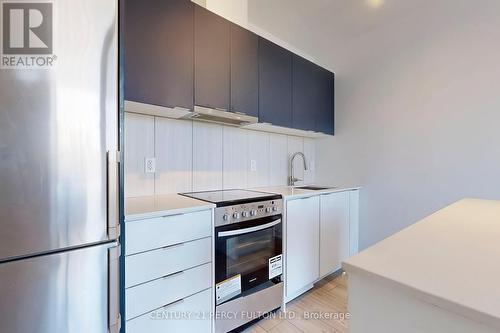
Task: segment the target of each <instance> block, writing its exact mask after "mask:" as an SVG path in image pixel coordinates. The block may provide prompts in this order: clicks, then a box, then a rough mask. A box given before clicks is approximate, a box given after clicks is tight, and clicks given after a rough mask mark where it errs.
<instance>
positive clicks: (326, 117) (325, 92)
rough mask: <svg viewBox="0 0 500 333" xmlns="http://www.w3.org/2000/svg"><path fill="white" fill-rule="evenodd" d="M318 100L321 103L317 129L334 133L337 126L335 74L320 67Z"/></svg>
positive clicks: (318, 110) (326, 132)
mask: <svg viewBox="0 0 500 333" xmlns="http://www.w3.org/2000/svg"><path fill="white" fill-rule="evenodd" d="M318 71H319V73H318V81H317V83H318V93H319V98H318V101H319V103H320V105H319V107H318V109H317V114H316V131H318V132H323V133H325V134H331V135H333V134H334V128H335V123H334V121H335V94H334V92H335V91H334V89H335V86H334V79H335V75H334V74H333V73H332V72H330V71H328V70H326V69H324V68H319V69H318Z"/></svg>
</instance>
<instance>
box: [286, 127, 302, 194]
mask: <svg viewBox="0 0 500 333" xmlns="http://www.w3.org/2000/svg"><path fill="white" fill-rule="evenodd" d="M296 152H301V153H303V152H304V139H303V138H301V137H297V136H289V137H288V159H290V158H291V157H292V155H293V154H294V153H296ZM293 168H294V176H295V178H299V179H302V181H298V182H296V183H295V184H296V185H300V184H303V183H304V163H303V162H302V158H301V157H300V156H298V157H296V158H295V160H294V163H293Z"/></svg>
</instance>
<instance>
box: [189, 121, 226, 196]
mask: <svg viewBox="0 0 500 333" xmlns="http://www.w3.org/2000/svg"><path fill="white" fill-rule="evenodd" d="M221 188H222V126H221V125H217V124H210V123H203V122H193V191H208V190H220V189H221Z"/></svg>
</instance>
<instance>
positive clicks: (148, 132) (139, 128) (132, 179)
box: [125, 113, 155, 197]
mask: <svg viewBox="0 0 500 333" xmlns="http://www.w3.org/2000/svg"><path fill="white" fill-rule="evenodd" d="M154 142H155V141H154V117H151V116H144V115H137V114H132V113H125V196H126V197H137V196H144V195H153V194H154V186H155V184H154V174H152V173H146V172H145V168H144V162H145V158H149V157H154Z"/></svg>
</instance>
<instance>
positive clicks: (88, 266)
mask: <svg viewBox="0 0 500 333" xmlns="http://www.w3.org/2000/svg"><path fill="white" fill-rule="evenodd" d="M117 249H118V247H117V246H116V243H110V244H104V245H99V246H92V247H88V248H84V249H78V250H72V251H67V252H61V253H56V254H51V255H45V256H40V257H34V258H30V259H22V260H17V261H11V262H6V263H3V264H0V295H1V297H0V331H2V332H9V333H26V332H30V333H63V332H64V333H66V332H71V333H90V332H92V333H108V330H109V331H110V332H117V329H118V328H119V325H118V326H117V325H116V324H117V323H119V320H118V319H119V315H118V313H117V303H116V302H118V299H117V297H116V295H117V294H118V285H117V280H115V278H116V276H117V274H118V272H117V269H118V265H116V262H113V261H112V259H113V258H114V259H116V256H115V255H114V254H113V252H114V251H116V250H117Z"/></svg>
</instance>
